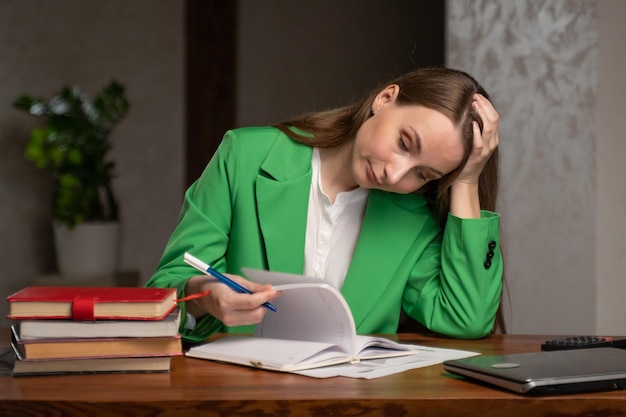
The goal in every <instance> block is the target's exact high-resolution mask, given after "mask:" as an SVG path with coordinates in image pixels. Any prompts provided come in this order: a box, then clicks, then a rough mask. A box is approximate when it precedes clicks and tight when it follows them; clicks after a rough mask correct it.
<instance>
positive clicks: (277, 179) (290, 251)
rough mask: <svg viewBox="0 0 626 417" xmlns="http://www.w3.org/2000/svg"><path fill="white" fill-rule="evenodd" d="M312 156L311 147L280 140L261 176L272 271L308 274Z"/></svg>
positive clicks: (260, 203) (262, 219)
mask: <svg viewBox="0 0 626 417" xmlns="http://www.w3.org/2000/svg"><path fill="white" fill-rule="evenodd" d="M311 155H312V148H311V147H309V146H306V145H302V144H299V143H297V142H293V141H291V140H288V141H287V140H286V141H278V142H276V145H274V147H273V148H272V150H271V151H270V153H269V154H268V157H267V158H266V160H265V161H264V162H263V165H262V166H261V174H259V176H258V177H257V183H256V200H257V213H258V216H259V224H260V225H261V233H262V235H263V241H264V243H265V252H266V256H267V263H268V267H269V269H270V270H272V271H280V272H290V273H296V274H301V273H302V272H303V271H304V242H305V233H306V219H307V211H308V205H309V190H310V188H311Z"/></svg>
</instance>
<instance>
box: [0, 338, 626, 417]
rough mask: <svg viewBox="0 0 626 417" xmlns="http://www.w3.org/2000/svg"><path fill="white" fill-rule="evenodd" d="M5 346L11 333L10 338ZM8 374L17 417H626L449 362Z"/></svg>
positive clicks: (501, 348)
mask: <svg viewBox="0 0 626 417" xmlns="http://www.w3.org/2000/svg"><path fill="white" fill-rule="evenodd" d="M399 338H400V339H401V340H403V341H407V342H411V343H415V344H421V345H430V346H436V347H443V348H457V349H465V350H473V351H478V352H481V353H483V354H502V353H519V352H532V351H539V350H540V348H539V346H540V344H541V342H542V341H543V340H545V339H546V338H547V336H492V337H489V338H487V339H485V340H478V341H458V340H448V339H439V338H429V337H422V336H415V335H400V336H399ZM4 343H6V339H4ZM8 371H9V368H8V366H7V365H6V364H5V365H4V369H3V370H2V375H0V415H2V416H3V417H13V416H25V415H27V416H49V415H63V416H97V415H107V416H168V417H169V416H185V417H195V416H229V417H231V416H246V417H248V416H257V415H258V416H264V417H270V416H280V417H287V416H302V417H308V416H311V417H322V416H368V417H369V416H428V417H439V416H441V417H443V416H445V417H450V416H474V415H477V416H478V415H480V416H483V417H490V416H497V417H515V416H524V417H528V416H553V417H556V416H558V417H563V416H589V417H590V416H615V417H617V416H624V415H626V392H625V391H613V392H602V393H589V394H577V395H567V396H553V397H523V396H520V395H517V394H512V393H509V392H505V391H503V390H500V389H497V388H492V387H487V386H483V385H479V384H477V383H474V382H469V381H466V380H463V379H462V378H459V377H454V376H452V375H451V374H449V373H447V372H446V371H444V370H443V368H442V366H441V365H435V366H430V367H426V368H421V369H415V370H411V371H407V372H404V373H401V374H396V375H391V376H388V377H383V378H379V379H373V380H362V379H350V378H329V379H313V378H308V377H305V376H300V375H292V374H281V373H273V372H269V371H262V370H256V369H252V368H246V367H238V366H235V365H225V364H219V363H214V362H210V361H204V360H199V359H191V358H184V357H177V358H175V359H174V361H173V364H172V371H171V373H165V374H123V375H120V374H117V375H116V374H101V375H63V376H35V377H16V378H12V377H10V376H8Z"/></svg>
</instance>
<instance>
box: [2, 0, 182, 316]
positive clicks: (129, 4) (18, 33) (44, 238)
mask: <svg viewBox="0 0 626 417" xmlns="http://www.w3.org/2000/svg"><path fill="white" fill-rule="evenodd" d="M183 29H184V27H183V2H180V1H154V0H133V1H126V0H108V1H104V2H93V1H87V2H85V1H79V0H55V1H47V0H0V56H1V57H2V59H0V85H1V86H2V87H1V88H0V149H2V152H0V236H1V237H2V243H0V265H2V268H0V298H2V299H4V298H5V297H6V296H7V295H8V294H9V293H11V292H12V291H14V290H16V289H19V288H21V287H23V286H25V285H28V284H30V283H31V282H32V280H33V279H34V278H35V277H36V276H38V275H40V274H46V273H51V272H54V260H53V255H52V251H53V246H52V231H51V226H50V217H49V204H50V203H49V202H50V181H49V180H50V179H49V177H48V174H47V173H45V172H42V171H38V170H37V169H36V168H35V167H34V166H33V165H32V164H30V163H28V162H26V161H25V160H24V159H23V150H24V145H25V143H26V140H27V138H28V135H29V132H30V129H31V128H32V127H33V126H35V124H36V123H37V120H35V119H34V118H31V117H29V116H27V115H24V114H21V113H19V112H18V111H17V110H14V109H13V108H12V107H11V103H12V102H13V100H14V99H15V98H16V97H17V96H18V95H19V94H21V93H31V94H35V95H40V96H47V97H51V96H52V95H53V94H55V93H57V92H58V91H59V89H60V88H61V86H63V85H65V84H66V83H76V84H79V85H81V86H82V87H84V88H85V90H87V91H88V92H90V93H93V94H95V93H97V92H98V91H100V89H101V88H102V87H104V86H105V85H106V84H107V83H108V82H109V80H110V79H111V78H112V77H115V78H116V79H117V80H118V81H120V82H122V83H123V84H125V85H126V86H127V88H128V95H129V99H130V101H131V104H132V108H131V111H130V113H129V115H128V117H127V118H126V119H125V120H124V121H123V122H122V123H121V124H120V125H119V128H118V129H117V130H116V131H115V132H114V134H113V141H114V152H113V157H114V158H115V160H116V161H117V162H118V166H117V172H118V178H117V179H116V181H115V184H114V185H115V188H116V189H117V191H118V194H119V198H120V205H121V216H122V223H123V230H122V235H123V236H122V241H123V250H122V254H121V267H122V269H124V270H135V269H136V270H138V271H140V273H141V279H142V280H145V279H147V277H148V276H149V275H150V274H151V273H152V271H153V270H154V267H155V265H156V262H158V259H159V257H160V255H161V253H162V251H163V247H164V245H165V242H166V239H167V237H168V236H169V234H170V233H171V230H172V228H173V226H174V223H175V221H176V216H177V215H178V211H179V208H180V203H181V199H182V184H183V169H182V167H183V149H184V148H183V143H184V142H183V114H184V113H183V112H184V108H183V45H184V37H183V35H184V30H183ZM5 314H6V303H0V317H4V316H5Z"/></svg>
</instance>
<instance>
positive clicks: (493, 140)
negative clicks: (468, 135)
mask: <svg viewBox="0 0 626 417" xmlns="http://www.w3.org/2000/svg"><path fill="white" fill-rule="evenodd" d="M472 106H473V107H474V109H475V110H476V112H477V113H478V114H479V115H480V118H481V119H482V121H483V130H482V132H481V131H480V128H479V125H478V122H474V123H473V127H474V145H473V147H472V152H471V153H470V156H469V159H468V160H467V163H466V164H465V167H464V168H463V171H461V173H460V174H459V176H458V177H457V178H456V180H455V182H456V183H465V184H472V185H477V184H478V178H479V177H480V174H481V172H482V171H483V169H484V168H485V164H486V163H487V161H488V160H489V158H490V157H491V155H492V154H493V152H494V151H495V150H496V148H497V147H498V144H499V143H500V137H499V135H498V122H499V120H500V116H499V115H498V112H496V109H495V108H494V107H493V105H492V104H491V102H490V101H489V100H487V99H486V98H485V97H484V96H482V95H480V94H476V95H474V101H473V102H472Z"/></svg>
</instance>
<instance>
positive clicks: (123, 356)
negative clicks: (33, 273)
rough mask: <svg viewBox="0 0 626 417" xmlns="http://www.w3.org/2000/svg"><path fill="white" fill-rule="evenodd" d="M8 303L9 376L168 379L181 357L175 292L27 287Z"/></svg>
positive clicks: (139, 289) (165, 289)
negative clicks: (155, 375)
mask: <svg viewBox="0 0 626 417" xmlns="http://www.w3.org/2000/svg"><path fill="white" fill-rule="evenodd" d="M7 301H8V302H9V314H8V316H7V317H8V318H9V319H11V320H14V321H15V323H14V324H13V326H12V327H11V332H12V347H13V350H14V351H15V354H16V360H15V364H14V367H13V375H37V374H65V373H95V372H167V371H169V370H170V364H171V358H172V357H173V356H177V355H182V344H181V339H180V335H179V334H178V325H179V323H180V310H179V309H178V308H177V306H176V290H175V289H173V288H130V287H129V288H123V287H106V288H95V287H27V288H25V289H23V290H21V291H18V292H16V293H15V294H12V295H10V296H9V297H7Z"/></svg>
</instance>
